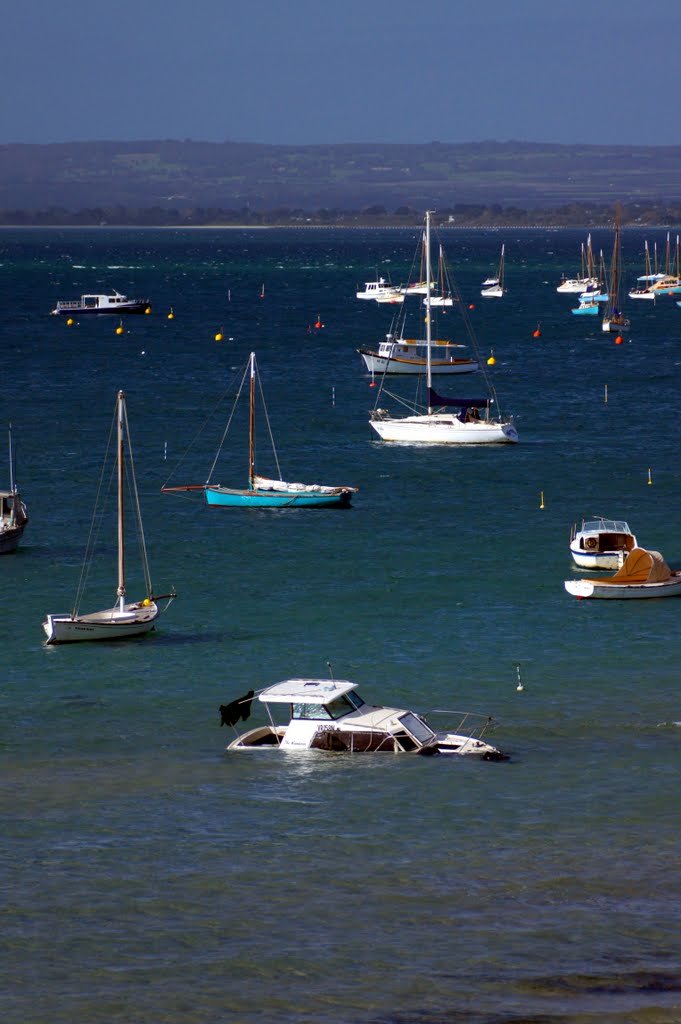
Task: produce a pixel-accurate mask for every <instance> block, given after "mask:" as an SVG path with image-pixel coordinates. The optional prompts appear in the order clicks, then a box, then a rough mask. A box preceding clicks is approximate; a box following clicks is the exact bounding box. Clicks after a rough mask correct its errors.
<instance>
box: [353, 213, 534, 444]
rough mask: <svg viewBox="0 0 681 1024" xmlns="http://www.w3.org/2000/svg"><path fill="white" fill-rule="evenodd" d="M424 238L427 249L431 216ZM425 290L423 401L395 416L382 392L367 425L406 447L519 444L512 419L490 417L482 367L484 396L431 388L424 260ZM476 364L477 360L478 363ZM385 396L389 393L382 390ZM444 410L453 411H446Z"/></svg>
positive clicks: (489, 392) (489, 393)
mask: <svg viewBox="0 0 681 1024" xmlns="http://www.w3.org/2000/svg"><path fill="white" fill-rule="evenodd" d="M426 239H427V247H428V249H429V248H430V213H429V212H428V213H426ZM426 269H427V283H428V289H427V294H426V299H425V301H426V341H425V348H426V401H427V406H426V408H425V410H423V411H422V407H420V406H418V405H417V404H416V403H413V404H412V406H411V408H412V409H413V415H408V416H394V415H393V414H391V413H390V411H389V410H387V409H384V408H381V407H379V405H378V402H379V400H380V399H381V397H382V394H383V393H384V391H385V389H384V387H383V385H381V389H380V390H379V392H378V394H377V399H376V405H375V407H374V409H373V410H372V412H371V418H370V425H371V427H372V429H373V430H374V431H375V432H376V433H377V434H378V436H379V437H380V438H381V439H382V440H383V441H396V442H404V443H407V444H410V443H416V444H500V443H515V442H517V441H518V432H517V430H516V428H515V426H514V424H513V423H512V422H511V420H502V419H501V418H495V417H493V416H492V412H491V406H492V404H493V403H494V402H495V401H496V395H495V393H494V388H493V386H492V383H491V381H490V379H489V377H488V376H487V374H486V372H485V370H484V367H481V369H482V370H483V374H484V377H485V384H486V386H487V396H486V397H482V398H477V397H476V398H472V397H471V398H450V397H446V398H445V397H442V396H440V395H438V394H436V392H435V391H434V390H433V387H432V376H433V368H432V357H433V339H432V326H431V321H432V311H431V305H430V298H431V284H432V282H431V277H430V261H429V260H428V259H427V260H426ZM463 305H464V304H463V303H461V302H458V303H457V306H458V307H459V309H460V311H461V315H462V316H463V318H464V323H465V325H466V328H467V330H468V332H469V337H470V339H471V344H472V346H473V348H474V351H475V352H476V354H477V343H476V342H475V336H474V334H473V330H472V327H471V324H470V321H469V320H468V318H467V317H466V314H465V311H464V310H463ZM478 362H479V360H478ZM385 393H386V394H389V392H387V391H385ZM390 397H393V398H394V399H395V400H396V401H398V402H400V403H401V404H402V405H409V403H407V402H405V401H404V399H403V398H402V397H401V396H397V395H392V396H390ZM447 407H449V408H452V409H455V410H456V411H455V412H446V411H445V409H447Z"/></svg>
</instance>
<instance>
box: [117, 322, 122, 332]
mask: <svg viewBox="0 0 681 1024" xmlns="http://www.w3.org/2000/svg"><path fill="white" fill-rule="evenodd" d="M116 334H123V321H122V320H121V321H120V323H119V325H118V327H117V328H116Z"/></svg>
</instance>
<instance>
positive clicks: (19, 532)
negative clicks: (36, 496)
mask: <svg viewBox="0 0 681 1024" xmlns="http://www.w3.org/2000/svg"><path fill="white" fill-rule="evenodd" d="M27 523H28V515H27V513H26V505H25V504H24V502H23V501H22V500H21V495H20V494H19V491H18V489H17V486H16V483H15V466H14V450H13V448H12V427H11V426H10V428H9V490H8V491H0V555H9V554H11V553H12V552H13V551H16V549H17V548H18V547H19V541H20V540H21V538H22V537H23V535H24V529H25V527H26V524H27Z"/></svg>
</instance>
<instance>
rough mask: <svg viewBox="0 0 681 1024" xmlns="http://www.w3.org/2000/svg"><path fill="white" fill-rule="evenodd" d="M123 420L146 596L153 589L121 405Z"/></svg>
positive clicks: (124, 405) (126, 467)
mask: <svg viewBox="0 0 681 1024" xmlns="http://www.w3.org/2000/svg"><path fill="white" fill-rule="evenodd" d="M123 420H124V436H125V440H124V444H125V447H126V448H127V451H128V458H127V459H126V460H125V471H126V477H127V480H128V489H129V491H130V494H131V495H132V498H133V501H134V503H135V520H136V524H135V525H136V529H137V539H138V544H139V547H140V553H141V555H142V568H143V572H144V583H145V587H146V592H147V596H150V595H151V594H152V593H153V587H152V585H151V573H150V572H149V560H148V558H147V545H146V542H145V539H144V526H143V524H142V511H141V509H140V499H139V492H138V490H137V478H136V476H135V462H134V459H133V454H132V441H131V439H130V425H129V423H128V407H127V405H126V404H125V403H124V404H123Z"/></svg>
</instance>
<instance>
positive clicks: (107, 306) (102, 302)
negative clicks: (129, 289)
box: [52, 291, 151, 316]
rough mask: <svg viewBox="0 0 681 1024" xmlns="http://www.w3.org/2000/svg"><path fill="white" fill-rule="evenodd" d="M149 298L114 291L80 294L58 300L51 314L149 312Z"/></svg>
mask: <svg viewBox="0 0 681 1024" xmlns="http://www.w3.org/2000/svg"><path fill="white" fill-rule="evenodd" d="M150 312H151V307H150V305H149V299H129V298H128V297H127V295H121V294H120V292H117V291H114V292H112V294H111V295H81V297H80V298H79V299H74V300H72V301H71V300H69V301H66V302H58V303H57V305H56V306H55V308H54V309H53V310H52V316H82V315H83V314H84V313H96V314H97V313H116V314H121V313H150Z"/></svg>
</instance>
